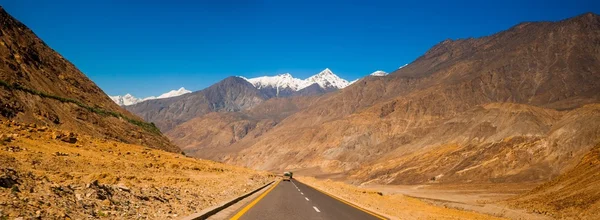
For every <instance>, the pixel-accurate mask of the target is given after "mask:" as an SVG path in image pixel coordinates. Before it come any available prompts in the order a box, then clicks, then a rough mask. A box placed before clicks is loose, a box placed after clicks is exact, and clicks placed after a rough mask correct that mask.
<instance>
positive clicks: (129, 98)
mask: <svg viewBox="0 0 600 220" xmlns="http://www.w3.org/2000/svg"><path fill="white" fill-rule="evenodd" d="M190 92H192V91H189V90H187V89H185V88H183V87H181V88H179V89H178V90H171V91H169V92H166V93H163V94H162V95H159V96H158V97H156V96H150V97H146V98H136V97H135V96H133V95H131V94H129V93H127V94H125V95H124V96H120V95H117V96H109V97H110V99H112V100H113V102H115V103H117V105H120V106H127V105H135V104H137V103H140V102H143V101H146V100H150V99H164V98H170V97H175V96H180V95H183V94H186V93H190Z"/></svg>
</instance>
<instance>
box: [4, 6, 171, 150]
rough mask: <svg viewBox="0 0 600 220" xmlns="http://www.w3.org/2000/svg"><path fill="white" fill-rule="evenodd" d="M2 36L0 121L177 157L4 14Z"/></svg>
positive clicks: (151, 128) (138, 121) (157, 136)
mask: <svg viewBox="0 0 600 220" xmlns="http://www.w3.org/2000/svg"><path fill="white" fill-rule="evenodd" d="M0 31H1V32H0V62H1V64H2V65H0V106H1V108H0V114H1V117H4V118H10V119H13V120H18V121H22V122H27V123H37V124H40V125H47V126H52V127H60V128H61V129H67V130H71V131H77V132H82V133H86V134H90V135H94V136H97V137H107V138H111V139H114V140H119V141H123V142H127V143H136V144H141V145H145V146H149V147H152V148H158V149H163V150H168V151H172V152H179V151H180V150H179V149H178V148H177V147H176V146H174V145H172V144H170V143H169V141H168V140H167V139H166V138H165V137H163V136H162V135H161V134H160V132H159V131H158V129H157V128H156V127H154V125H152V124H149V123H146V122H143V121H142V120H141V119H140V118H138V117H136V116H134V115H133V114H131V113H129V112H127V111H125V110H123V109H122V108H120V107H119V106H117V105H116V104H115V103H114V102H112V101H111V100H110V98H109V97H108V96H107V95H106V94H104V92H103V91H102V90H101V89H100V88H98V86H96V84H94V83H93V82H92V81H90V80H89V79H88V78H87V77H86V76H85V75H84V74H83V73H81V72H80V71H79V70H78V69H77V68H76V67H75V66H74V65H73V64H71V63H70V62H69V61H67V60H66V59H64V58H63V57H62V56H61V55H59V54H58V53H57V52H56V51H54V50H52V49H51V48H49V47H48V46H47V45H46V44H45V43H44V42H43V41H42V40H41V39H39V38H38V37H37V36H36V35H35V34H34V33H33V32H32V31H31V30H30V29H29V28H27V27H26V26H25V25H24V24H22V23H21V22H19V21H17V20H16V19H15V18H13V17H12V16H10V15H9V14H8V13H7V12H6V11H4V9H2V8H0Z"/></svg>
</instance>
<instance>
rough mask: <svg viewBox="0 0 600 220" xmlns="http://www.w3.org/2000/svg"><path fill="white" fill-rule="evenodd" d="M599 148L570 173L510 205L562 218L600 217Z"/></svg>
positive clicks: (587, 155) (597, 146) (586, 156)
mask: <svg viewBox="0 0 600 220" xmlns="http://www.w3.org/2000/svg"><path fill="white" fill-rule="evenodd" d="M598 186H600V145H596V147H594V148H593V149H592V150H591V151H589V152H588V153H587V154H586V155H585V156H584V157H583V158H582V159H581V161H580V162H579V163H578V164H577V166H575V168H573V169H572V170H570V171H569V172H567V173H565V174H563V175H560V176H559V177H557V178H555V179H554V180H552V181H550V182H548V183H545V184H543V185H541V186H539V187H537V188H536V189H534V190H532V191H531V192H529V193H527V194H524V195H521V196H519V197H517V198H514V199H512V200H511V201H510V203H511V204H513V205H515V206H518V207H521V208H526V209H528V210H531V211H533V212H538V213H546V214H551V215H552V216H554V217H556V218H559V219H562V218H573V217H576V218H579V219H598V218H600V191H599V190H598Z"/></svg>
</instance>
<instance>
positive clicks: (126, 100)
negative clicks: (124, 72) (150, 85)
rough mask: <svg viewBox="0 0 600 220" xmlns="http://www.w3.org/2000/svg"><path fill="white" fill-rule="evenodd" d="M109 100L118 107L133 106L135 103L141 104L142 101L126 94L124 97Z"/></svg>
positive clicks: (114, 97)
mask: <svg viewBox="0 0 600 220" xmlns="http://www.w3.org/2000/svg"><path fill="white" fill-rule="evenodd" d="M109 97H110V99H112V100H113V102H115V103H117V104H118V105H121V106H123V105H133V104H135V103H138V102H141V100H142V99H139V98H136V97H135V96H133V95H131V94H129V93H127V94H125V95H124V96H120V95H117V96H109Z"/></svg>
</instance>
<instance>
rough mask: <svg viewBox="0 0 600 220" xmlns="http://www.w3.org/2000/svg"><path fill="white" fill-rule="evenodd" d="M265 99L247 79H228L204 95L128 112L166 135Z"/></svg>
mask: <svg viewBox="0 0 600 220" xmlns="http://www.w3.org/2000/svg"><path fill="white" fill-rule="evenodd" d="M265 99H267V98H266V96H265V95H263V94H262V93H261V92H260V91H259V90H258V89H256V88H254V86H253V85H252V84H250V83H249V82H248V81H246V80H245V79H242V78H239V77H229V78H226V79H224V80H222V81H220V82H218V83H216V84H214V85H212V86H210V87H208V88H206V89H204V90H201V91H197V92H193V93H189V94H185V95H182V96H177V97H173V98H166V99H154V100H148V101H144V102H141V103H138V104H135V105H131V106H126V107H125V108H126V109H127V110H129V111H131V112H132V113H134V114H137V115H139V116H140V117H142V118H144V120H146V121H151V122H154V123H156V125H157V126H158V128H160V130H161V131H163V132H167V131H169V130H171V129H172V128H174V127H175V126H177V125H179V124H181V123H183V122H186V121H188V120H190V119H192V118H195V117H198V116H202V115H205V114H207V113H210V112H238V111H241V110H244V109H249V108H252V107H254V106H256V105H258V104H260V103H262V102H263V101H264V100H265Z"/></svg>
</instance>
